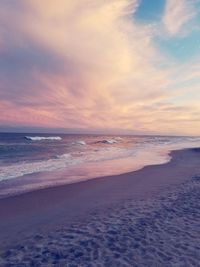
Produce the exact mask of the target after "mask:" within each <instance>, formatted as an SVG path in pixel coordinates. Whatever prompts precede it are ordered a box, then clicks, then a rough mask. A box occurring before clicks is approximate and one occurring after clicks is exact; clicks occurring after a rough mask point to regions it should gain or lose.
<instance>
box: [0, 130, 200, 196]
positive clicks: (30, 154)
mask: <svg viewBox="0 0 200 267" xmlns="http://www.w3.org/2000/svg"><path fill="white" fill-rule="evenodd" d="M190 147H200V137H181V136H179V137H178V136H176V137H174V136H114V135H112V136H111V135H109V136H104V135H75V134H74V135H68V134H61V135H53V134H39V133H38V134H33V133H32V134H30V133H1V134H0V197H5V196H8V195H13V194H20V193H22V192H27V191H32V190H36V189H40V188H45V187H49V186H55V185H61V184H68V183H75V182H79V181H83V180H87V179H92V178H97V177H101V176H108V175H114V174H121V173H125V172H130V171H134V170H138V169H140V168H142V167H144V166H146V165H154V164H162V163H165V162H167V161H169V160H170V156H169V152H170V151H171V150H177V149H183V148H190Z"/></svg>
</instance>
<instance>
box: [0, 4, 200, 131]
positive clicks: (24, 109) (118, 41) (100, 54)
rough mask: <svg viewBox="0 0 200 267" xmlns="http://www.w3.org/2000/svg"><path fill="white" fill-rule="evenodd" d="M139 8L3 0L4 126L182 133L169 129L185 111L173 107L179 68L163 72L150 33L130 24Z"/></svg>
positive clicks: (0, 79) (0, 103)
mask: <svg viewBox="0 0 200 267" xmlns="http://www.w3.org/2000/svg"><path fill="white" fill-rule="evenodd" d="M138 5H139V1H137V0H131V1H129V0H110V1H102V0H96V1H92V0H82V1H80V0H67V1H66V0H59V1H54V0H43V1H41V0H29V1H27V0H18V1H17V2H13V1H9V0H2V1H1V2H0V25H2V27H0V57H1V61H0V122H1V124H4V125H5V124H7V125H25V126H44V127H54V128H79V129H80V128H83V129H86V128H87V129H127V130H129V131H131V130H133V131H134V130H136V129H137V130H138V131H145V132H156V131H157V132H161V129H162V131H163V132H164V131H165V132H166V131H168V129H169V127H170V129H171V127H172V130H171V131H172V132H173V127H174V131H178V130H179V129H181V130H180V131H182V132H184V131H185V129H184V127H182V126H181V127H180V125H178V123H177V122H176V124H175V125H174V126H170V123H169V121H170V117H171V116H172V115H173V118H174V119H175V118H179V117H180V115H179V113H180V110H181V112H183V110H184V103H183V104H181V105H178V107H176V105H175V104H171V101H172V102H173V97H174V92H173V91H172V90H170V89H169V88H170V86H171V84H172V81H171V79H170V78H171V77H172V76H173V75H174V73H175V72H176V71H177V68H176V67H177V66H175V67H174V69H175V70H173V71H172V72H173V73H171V72H170V71H169V69H168V68H166V67H163V65H165V64H163V62H164V63H166V61H167V59H166V58H164V57H163V55H161V54H160V52H159V51H158V50H157V48H156V46H155V43H154V30H155V29H154V28H153V27H152V26H151V25H145V24H139V23H138V22H137V21H136V20H135V18H134V14H135V12H136V10H137V8H138ZM10 18H12V19H10ZM166 103H167V104H166ZM165 105H167V106H166V107H165V109H164V108H163V107H164V106H165ZM179 106H180V108H179ZM192 112H194V111H191V114H193V113H192ZM195 112H197V111H196V109H195ZM191 116H192V115H191ZM164 122H165V123H164ZM181 125H183V121H181Z"/></svg>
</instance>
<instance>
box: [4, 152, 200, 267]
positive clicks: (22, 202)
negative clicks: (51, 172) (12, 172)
mask: <svg viewBox="0 0 200 267" xmlns="http://www.w3.org/2000/svg"><path fill="white" fill-rule="evenodd" d="M199 198H200V149H189V150H182V151H175V152H172V160H171V161H170V162H169V163H167V164H163V165H157V166H147V167H145V168H143V169H142V170H139V171H136V172H132V173H127V174H122V175H117V176H110V177H103V178H98V179H93V180H89V181H86V182H80V183H76V184H71V185H66V186H59V187H54V188H49V189H43V190H38V191H35V192H30V193H26V194H23V195H20V196H15V197H9V198H6V199H1V200H0V218H1V220H0V239H1V244H0V250H1V252H0V266H20V267H22V266H71V267H72V266H74V267H75V266H83V267H85V266H113V267H115V266H199V265H198V264H199V262H200V252H199V251H200V246H199V244H200V230H199V229H200V203H199V202H200V201H199V200H200V199H199Z"/></svg>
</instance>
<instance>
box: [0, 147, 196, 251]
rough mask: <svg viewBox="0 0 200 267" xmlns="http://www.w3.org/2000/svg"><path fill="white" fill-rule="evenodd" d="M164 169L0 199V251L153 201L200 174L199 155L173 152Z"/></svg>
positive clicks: (146, 169)
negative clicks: (130, 204) (127, 205)
mask: <svg viewBox="0 0 200 267" xmlns="http://www.w3.org/2000/svg"><path fill="white" fill-rule="evenodd" d="M171 155H172V159H171V161H169V162H168V163H165V164H162V165H152V166H146V167H144V168H143V169H140V170H138V171H134V172H131V173H126V174H121V175H116V176H109V177H102V178H98V179H91V180H87V181H84V182H79V183H74V184H68V185H63V186H58V187H52V188H46V189H41V190H37V191H32V192H28V193H25V194H22V195H18V196H13V197H9V198H4V199H0V217H1V221H0V238H1V240H2V242H1V245H0V249H1V251H4V250H5V249H9V248H10V247H11V246H12V244H13V243H14V244H21V242H22V241H24V240H26V239H28V238H29V236H32V235H34V234H35V235H37V234H38V233H40V234H41V233H42V235H47V234H48V233H52V232H54V231H56V229H62V228H63V227H67V226H70V225H73V224H75V223H77V222H82V223H84V221H87V220H88V219H89V218H92V217H93V216H94V215H95V214H102V215H103V214H106V213H107V211H109V210H115V208H116V207H120V206H121V205H122V204H123V203H127V202H128V201H135V202H137V201H139V200H141V199H143V200H145V199H146V200H147V199H151V198H153V197H154V196H156V195H159V194H160V193H163V192H165V191H167V190H168V189H169V188H171V187H174V188H178V187H177V186H178V185H181V184H182V183H184V182H186V181H187V180H188V179H190V178H192V177H194V176H195V175H197V174H199V173H200V158H199V155H200V149H185V150H180V151H173V152H171Z"/></svg>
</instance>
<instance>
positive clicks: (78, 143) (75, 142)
mask: <svg viewBox="0 0 200 267" xmlns="http://www.w3.org/2000/svg"><path fill="white" fill-rule="evenodd" d="M72 145H81V146H85V145H86V142H85V141H83V140H77V141H74V142H73V143H72Z"/></svg>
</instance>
